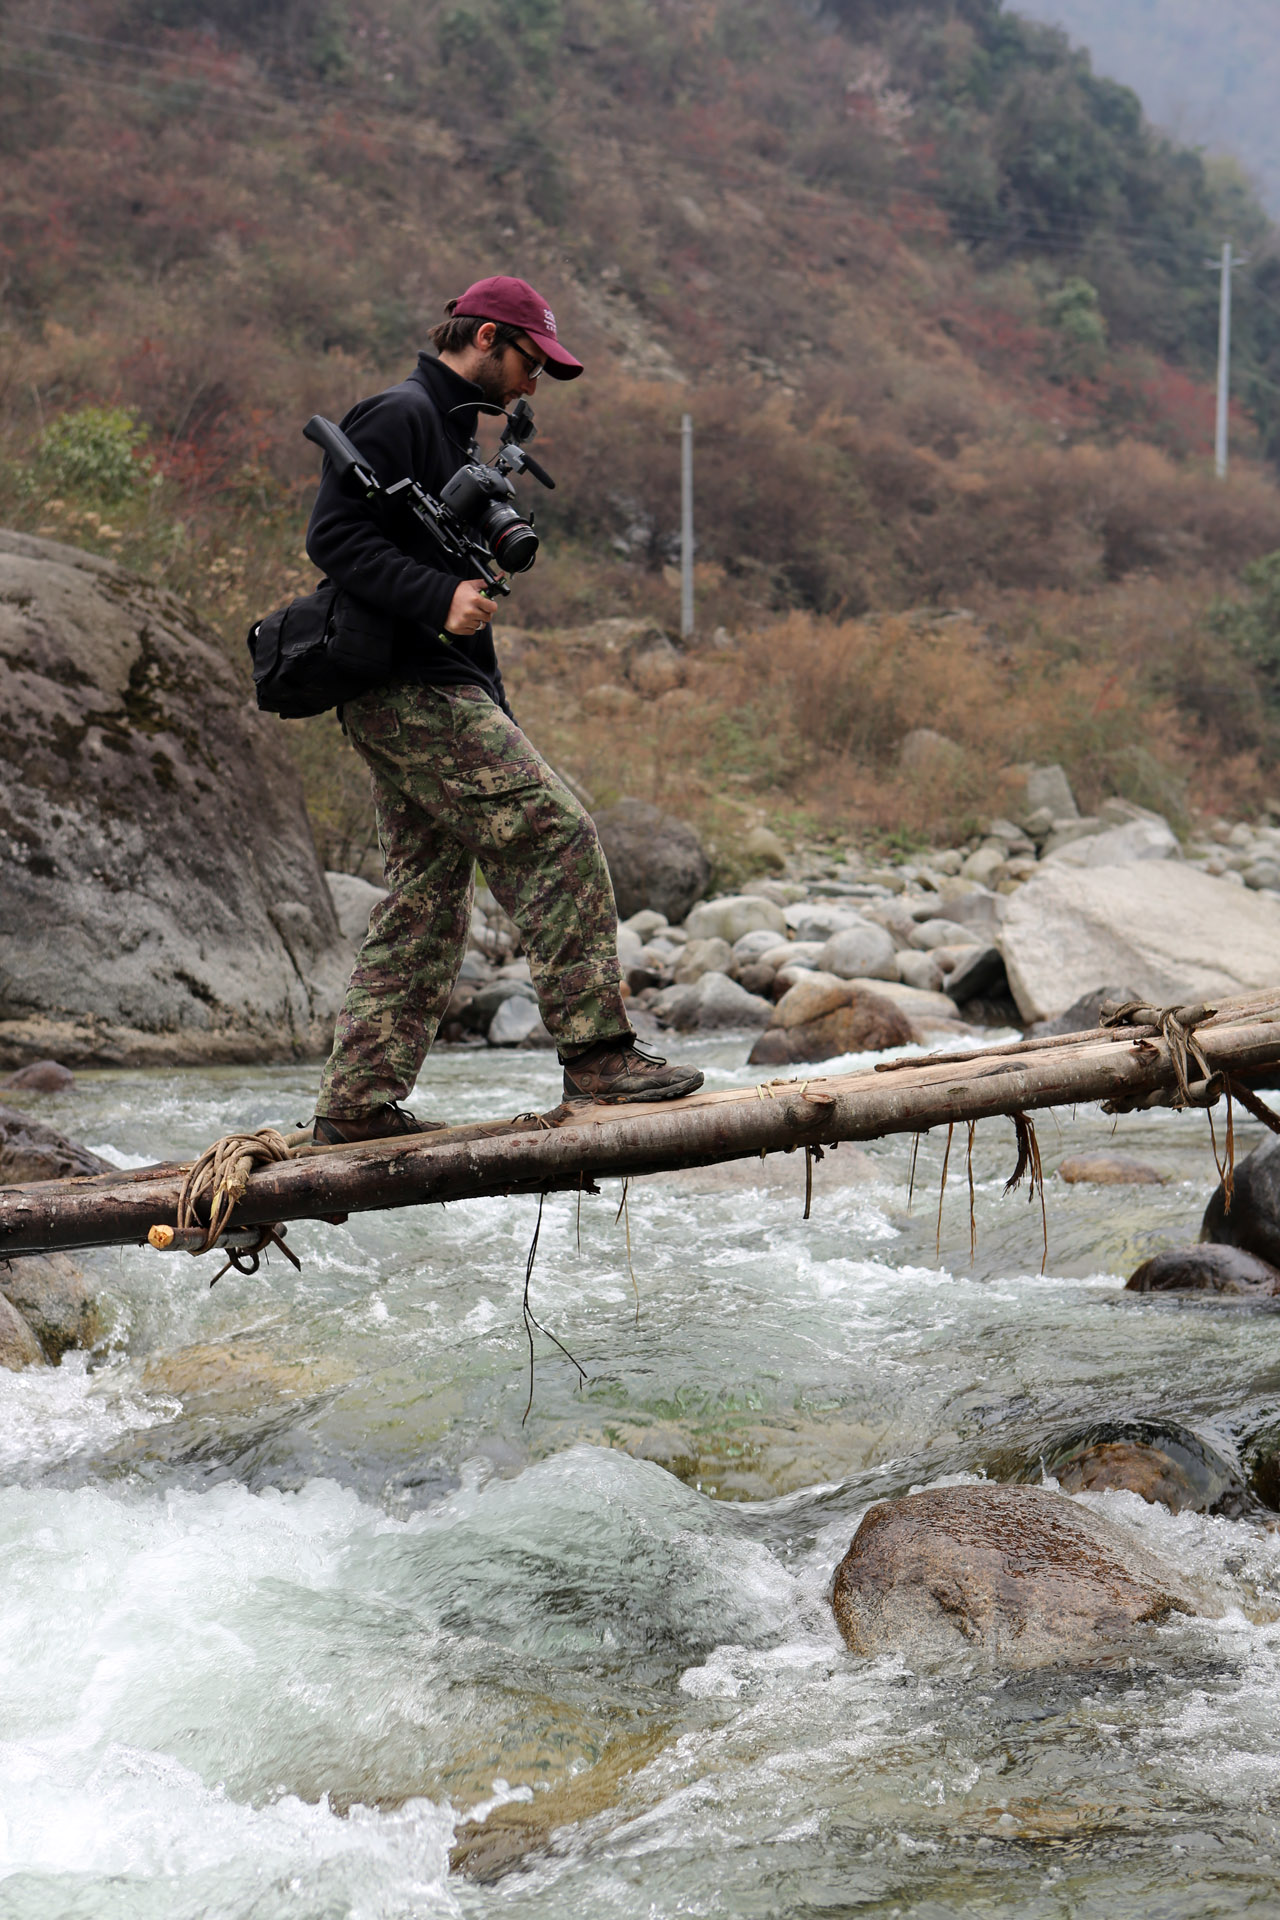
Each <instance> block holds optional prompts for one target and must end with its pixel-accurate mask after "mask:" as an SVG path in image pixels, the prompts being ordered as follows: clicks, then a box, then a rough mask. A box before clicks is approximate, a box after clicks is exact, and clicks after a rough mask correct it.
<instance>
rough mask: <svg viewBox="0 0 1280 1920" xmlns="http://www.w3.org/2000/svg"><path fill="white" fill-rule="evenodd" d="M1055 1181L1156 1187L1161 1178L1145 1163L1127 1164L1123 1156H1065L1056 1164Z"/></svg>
mask: <svg viewBox="0 0 1280 1920" xmlns="http://www.w3.org/2000/svg"><path fill="white" fill-rule="evenodd" d="M1058 1178H1059V1180H1065V1181H1066V1183H1067V1185H1068V1186H1079V1185H1085V1186H1093V1187H1159V1186H1163V1184H1164V1175H1163V1174H1162V1173H1161V1172H1160V1170H1159V1168H1157V1167H1149V1166H1148V1165H1147V1163H1146V1161H1145V1160H1131V1159H1130V1157H1129V1155H1128V1154H1126V1153H1108V1152H1107V1151H1106V1150H1105V1149H1102V1150H1100V1151H1099V1152H1097V1153H1069V1154H1068V1155H1067V1157H1066V1159H1065V1160H1062V1161H1060V1162H1059V1165H1058Z"/></svg>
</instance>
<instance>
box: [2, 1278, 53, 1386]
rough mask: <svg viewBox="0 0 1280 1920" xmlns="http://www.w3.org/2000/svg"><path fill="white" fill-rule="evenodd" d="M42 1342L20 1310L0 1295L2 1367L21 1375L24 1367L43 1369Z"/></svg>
mask: <svg viewBox="0 0 1280 1920" xmlns="http://www.w3.org/2000/svg"><path fill="white" fill-rule="evenodd" d="M43 1365H44V1354H43V1353H42V1352H41V1350H40V1342H39V1341H38V1340H37V1339H36V1336H35V1334H34V1332H33V1331H32V1329H31V1328H30V1327H29V1326H28V1325H27V1323H26V1321H25V1320H24V1319H23V1317H22V1315H21V1314H20V1313H19V1312H18V1309H17V1308H16V1307H15V1306H14V1305H13V1304H12V1303H11V1302H10V1301H8V1300H6V1299H5V1297H4V1295H3V1294H2V1293H0V1367H7V1368H8V1370H9V1372H10V1373H21V1372H22V1370H23V1368H24V1367H42V1366H43Z"/></svg>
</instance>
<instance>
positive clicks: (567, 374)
mask: <svg viewBox="0 0 1280 1920" xmlns="http://www.w3.org/2000/svg"><path fill="white" fill-rule="evenodd" d="M525 332H526V333H527V334H528V336H529V338H530V340H532V342H533V344H534V346H535V347H537V349H538V351H539V352H540V353H541V355H542V357H543V359H544V360H545V361H546V363H547V372H548V373H549V374H550V375H551V378H552V379H553V380H576V379H577V377H578V375H579V374H580V373H584V372H585V371H586V369H585V368H584V367H583V364H582V362H581V360H575V359H574V357H573V355H572V354H571V353H566V351H565V349H564V348H563V347H562V346H561V345H560V342H559V341H558V340H553V339H552V338H551V336H550V334H547V333H535V332H534V330H533V328H532V327H526V328H525Z"/></svg>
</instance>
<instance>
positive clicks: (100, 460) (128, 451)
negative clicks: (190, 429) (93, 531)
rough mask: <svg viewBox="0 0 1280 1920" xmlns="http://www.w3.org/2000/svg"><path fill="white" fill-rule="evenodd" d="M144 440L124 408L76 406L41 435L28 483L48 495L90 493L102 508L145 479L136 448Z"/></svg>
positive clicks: (147, 468)
mask: <svg viewBox="0 0 1280 1920" xmlns="http://www.w3.org/2000/svg"><path fill="white" fill-rule="evenodd" d="M144 437H145V435H144V432H143V429H142V427H141V426H140V424H139V421H138V417H137V415H136V414H135V413H133V412H132V411H131V410H130V409H128V408H125V407H81V408H80V409H79V410H78V411H77V412H76V413H64V414H63V415H62V417H61V419H59V420H55V421H54V423H53V425H52V426H51V427H49V428H47V429H46V431H45V432H44V433H43V434H42V435H41V438H40V442H39V445H38V446H37V448H36V459H35V472H34V478H35V479H36V480H37V481H38V483H39V485H40V486H41V487H42V488H44V489H45V490H47V491H49V492H57V491H62V492H67V493H84V494H91V495H92V496H93V497H94V498H95V499H97V500H101V501H103V502H104V503H108V504H109V503H112V502H115V501H120V500H127V499H128V498H129V497H130V495H132V494H134V493H136V491H137V490H138V488H139V487H142V486H145V485H146V484H147V483H148V481H149V480H150V478H151V472H152V463H151V461H150V460H149V459H148V458H147V457H146V456H145V455H143V454H141V453H140V451H139V449H140V447H141V445H142V442H143V439H144Z"/></svg>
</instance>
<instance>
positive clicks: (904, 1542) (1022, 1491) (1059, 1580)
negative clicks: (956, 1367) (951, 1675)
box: [832, 1486, 1198, 1668]
mask: <svg viewBox="0 0 1280 1920" xmlns="http://www.w3.org/2000/svg"><path fill="white" fill-rule="evenodd" d="M1197 1604H1198V1603H1197V1600H1196V1598H1195V1596H1194V1595H1193V1594H1192V1593H1191V1591H1190V1590H1189V1589H1188V1588H1187V1587H1185V1586H1184V1584H1183V1583H1182V1581H1181V1580H1180V1579H1179V1577H1178V1575H1177V1574H1176V1573H1174V1572H1173V1570H1172V1569H1171V1568H1168V1567H1165V1566H1163V1565H1162V1564H1161V1563H1160V1562H1159V1561H1157V1560H1155V1559H1154V1558H1153V1557H1152V1556H1151V1555H1149V1554H1147V1553H1145V1552H1144V1551H1143V1550H1142V1549H1141V1548H1140V1547H1137V1546H1135V1545H1133V1544H1132V1543H1131V1542H1130V1541H1129V1539H1128V1538H1127V1537H1126V1536H1125V1535H1124V1534H1123V1533H1121V1532H1120V1531H1119V1530H1118V1529H1116V1528H1114V1527H1111V1526H1109V1525H1108V1524H1107V1523H1106V1522H1105V1521H1103V1520H1100V1519H1099V1518H1098V1517H1097V1515H1096V1514H1094V1513H1091V1512H1090V1511H1088V1510H1087V1509H1086V1508H1082V1507H1079V1506H1077V1505H1075V1503H1074V1502H1072V1501H1071V1500H1068V1499H1065V1498H1064V1497H1063V1496H1062V1495H1061V1494H1057V1493H1050V1492H1048V1491H1047V1490H1045V1489H1043V1488H1038V1487H996V1486H968V1487H940V1488H936V1489H933V1490H932V1491H930V1492H927V1493H915V1494H910V1495H908V1496H907V1498H905V1499H902V1500H889V1501H885V1502H883V1503H882V1504H880V1505H878V1506H874V1507H872V1508H871V1510H870V1511H869V1512H868V1513H867V1514H866V1516H865V1518H864V1519H863V1521H862V1524H861V1526H860V1527H859V1528H858V1531H857V1533H856V1534H855V1535H854V1538H853V1542H852V1544H851V1546H850V1548H849V1551H848V1553H847V1554H846V1555H845V1557H844V1559H843V1560H842V1561H841V1563H840V1565H839V1567H838V1568H837V1569H836V1576H835V1584H834V1587H833V1591H832V1607H833V1609H834V1611H835V1616H836V1622H837V1624H838V1626H839V1628H840V1631H841V1633H842V1634H843V1635H844V1637H845V1639H846V1641H847V1642H848V1644H849V1646H850V1647H851V1648H852V1649H853V1651H854V1652H855V1653H860V1654H868V1655H870V1654H877V1653H883V1652H887V1651H890V1650H900V1651H905V1652H910V1653H911V1654H913V1655H916V1656H918V1657H922V1658H925V1659H929V1658H939V1657H946V1656H947V1655H953V1654H956V1653H959V1652H968V1653H970V1654H973V1653H978V1654H980V1655H981V1656H982V1657H983V1658H984V1659H986V1660H988V1661H990V1662H991V1663H992V1664H993V1665H998V1666H1003V1667H1015V1668H1028V1667H1038V1666H1047V1665H1050V1664H1052V1663H1053V1662H1055V1661H1060V1660H1064V1659H1074V1658H1084V1657H1096V1656H1097V1655H1098V1654H1099V1653H1105V1652H1106V1651H1107V1650H1108V1649H1109V1648H1111V1647H1113V1646H1115V1645H1116V1643H1117V1642H1120V1641H1125V1640H1127V1639H1128V1638H1129V1637H1130V1636H1131V1635H1132V1633H1133V1631H1134V1630H1135V1629H1136V1628H1137V1627H1139V1626H1141V1625H1144V1624H1145V1623H1147V1622H1152V1621H1157V1620H1162V1619H1164V1618H1165V1616H1166V1615H1167V1614H1169V1613H1171V1612H1174V1611H1181V1612H1195V1611H1196V1610H1197Z"/></svg>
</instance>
